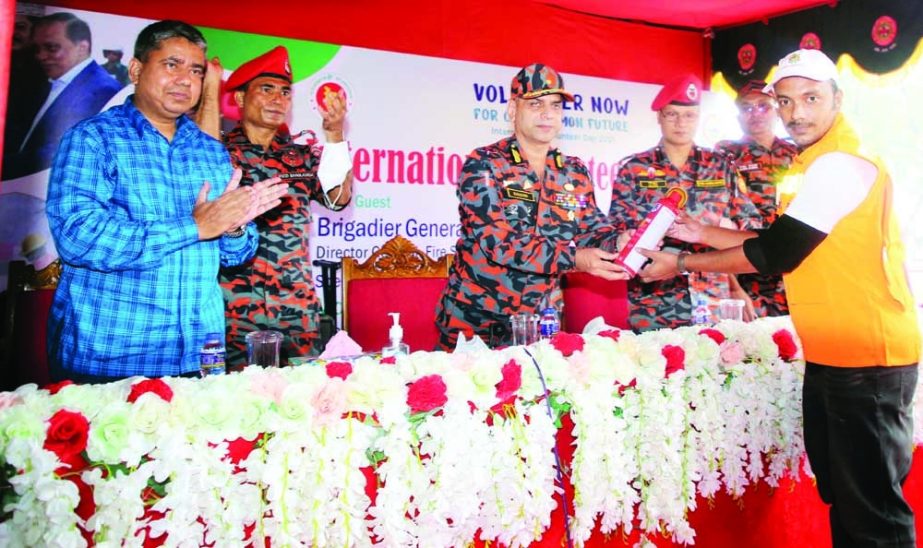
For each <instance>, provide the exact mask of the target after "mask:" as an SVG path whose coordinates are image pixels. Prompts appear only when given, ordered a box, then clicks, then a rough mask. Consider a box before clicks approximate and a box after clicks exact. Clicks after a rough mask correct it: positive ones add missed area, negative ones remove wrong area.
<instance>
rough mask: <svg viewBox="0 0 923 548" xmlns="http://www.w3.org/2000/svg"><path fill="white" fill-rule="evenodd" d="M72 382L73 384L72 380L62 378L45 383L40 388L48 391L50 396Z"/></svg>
mask: <svg viewBox="0 0 923 548" xmlns="http://www.w3.org/2000/svg"><path fill="white" fill-rule="evenodd" d="M72 384H74V381H71V380H64V381H61V382H53V383H51V384H46V385H45V386H43V387H42V388H44V389H45V390H47V391H48V392H50V393H51V395H52V396H54V395H55V394H57V393H58V392H60V391H61V389H62V388H64V387H65V386H70V385H72Z"/></svg>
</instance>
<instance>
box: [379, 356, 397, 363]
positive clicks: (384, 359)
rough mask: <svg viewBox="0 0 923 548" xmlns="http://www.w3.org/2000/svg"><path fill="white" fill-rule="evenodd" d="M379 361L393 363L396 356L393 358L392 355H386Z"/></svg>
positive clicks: (395, 361)
mask: <svg viewBox="0 0 923 548" xmlns="http://www.w3.org/2000/svg"><path fill="white" fill-rule="evenodd" d="M381 363H386V364H388V365H394V364H395V363H397V358H395V357H394V356H388V357H387V358H382V359H381Z"/></svg>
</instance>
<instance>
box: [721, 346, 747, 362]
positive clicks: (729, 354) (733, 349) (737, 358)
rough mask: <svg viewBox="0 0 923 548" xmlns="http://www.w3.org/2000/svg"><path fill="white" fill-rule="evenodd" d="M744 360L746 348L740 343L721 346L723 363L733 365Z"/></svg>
mask: <svg viewBox="0 0 923 548" xmlns="http://www.w3.org/2000/svg"><path fill="white" fill-rule="evenodd" d="M743 359H744V348H743V346H741V344H740V343H739V342H729V343H726V344H722V345H721V363H723V364H724V365H732V364H735V363H740V362H741V360H743Z"/></svg>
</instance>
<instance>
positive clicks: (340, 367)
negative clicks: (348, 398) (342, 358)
mask: <svg viewBox="0 0 923 548" xmlns="http://www.w3.org/2000/svg"><path fill="white" fill-rule="evenodd" d="M352 372H353V366H352V364H350V363H348V362H330V363H328V364H327V376H328V377H330V378H331V379H332V378H334V377H339V378H341V379H343V380H344V381H345V380H346V377H348V376H350V375H351V374H352Z"/></svg>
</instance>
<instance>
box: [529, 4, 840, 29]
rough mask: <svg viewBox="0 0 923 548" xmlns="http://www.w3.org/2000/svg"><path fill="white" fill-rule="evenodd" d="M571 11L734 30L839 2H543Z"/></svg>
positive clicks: (684, 26) (657, 23) (656, 23)
mask: <svg viewBox="0 0 923 548" xmlns="http://www.w3.org/2000/svg"><path fill="white" fill-rule="evenodd" d="M540 1H542V2H544V3H546V4H551V5H553V6H557V7H559V8H564V9H567V10H571V11H576V12H581V13H586V14H592V15H598V16H601V17H610V18H613V19H622V20H627V21H637V22H644V23H650V24H654V25H664V26H668V27H676V28H686V29H707V28H719V27H731V26H736V25H743V24H746V23H753V22H754V21H760V20H766V19H769V18H772V17H777V16H779V15H785V14H787V13H791V12H795V11H799V10H803V9H807V8H812V7H815V6H821V5H824V4H831V5H832V4H836V2H837V0H748V1H744V2H742V1H740V0H693V1H690V0H628V1H625V0H540Z"/></svg>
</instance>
